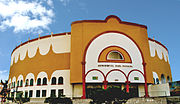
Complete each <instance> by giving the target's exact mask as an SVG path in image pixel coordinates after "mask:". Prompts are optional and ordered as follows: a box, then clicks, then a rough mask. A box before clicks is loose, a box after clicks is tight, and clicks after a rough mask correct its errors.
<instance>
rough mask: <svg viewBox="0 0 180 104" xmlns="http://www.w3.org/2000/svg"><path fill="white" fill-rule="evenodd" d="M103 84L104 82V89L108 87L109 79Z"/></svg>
mask: <svg viewBox="0 0 180 104" xmlns="http://www.w3.org/2000/svg"><path fill="white" fill-rule="evenodd" d="M103 84H104V89H105V90H106V89H107V84H108V81H106V80H105V81H103Z"/></svg>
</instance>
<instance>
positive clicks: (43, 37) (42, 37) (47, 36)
mask: <svg viewBox="0 0 180 104" xmlns="http://www.w3.org/2000/svg"><path fill="white" fill-rule="evenodd" d="M66 34H71V32H65V33H58V34H52V35H46V36H41V37H38V38H35V39H31V40H28V41H26V42H24V43H21V44H20V45H18V46H16V48H14V49H13V51H12V53H11V55H12V54H13V52H14V51H15V50H16V49H18V48H19V47H20V46H23V45H25V44H27V43H30V42H33V41H36V40H38V39H45V38H49V37H51V36H53V37H54V36H60V35H66Z"/></svg>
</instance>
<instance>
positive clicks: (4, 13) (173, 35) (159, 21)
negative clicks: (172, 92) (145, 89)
mask: <svg viewBox="0 0 180 104" xmlns="http://www.w3.org/2000/svg"><path fill="white" fill-rule="evenodd" d="M179 11H180V0H1V1H0V79H3V80H4V79H8V75H9V69H10V57H11V52H12V50H13V49H14V48H15V47H16V46H17V45H19V44H20V43H21V42H25V41H27V40H28V38H30V39H33V38H36V37H38V35H39V34H40V35H41V36H44V35H48V34H50V33H51V32H53V33H62V32H70V31H71V23H72V22H73V21H77V20H93V19H95V20H104V19H105V18H106V17H107V16H108V15H116V16H118V17H119V18H120V19H121V20H122V21H128V22H134V23H138V24H143V25H147V27H148V35H149V37H150V38H152V37H155V39H156V40H158V41H160V42H161V43H163V44H164V45H165V46H166V47H167V48H168V50H169V57H170V65H171V70H172V75H173V80H174V81H176V80H180V77H179V75H180V70H179V64H180V63H179V60H178V59H179V58H180V54H179V53H180V48H179V45H178V44H180V41H179V39H180V35H179V34H180V32H179V31H180V12H179Z"/></svg>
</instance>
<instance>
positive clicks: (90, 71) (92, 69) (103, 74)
mask: <svg viewBox="0 0 180 104" xmlns="http://www.w3.org/2000/svg"><path fill="white" fill-rule="evenodd" d="M92 71H98V72H100V73H101V74H102V75H103V77H104V80H106V76H105V75H104V73H103V72H102V71H101V70H99V69H91V70H89V71H88V72H87V73H86V74H85V78H86V76H87V74H88V73H90V72H92Z"/></svg>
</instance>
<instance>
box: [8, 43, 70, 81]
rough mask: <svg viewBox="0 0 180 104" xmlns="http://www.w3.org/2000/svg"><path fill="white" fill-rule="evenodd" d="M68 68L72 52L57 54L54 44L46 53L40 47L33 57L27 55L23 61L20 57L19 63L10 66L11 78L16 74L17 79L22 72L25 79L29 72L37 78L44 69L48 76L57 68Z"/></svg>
mask: <svg viewBox="0 0 180 104" xmlns="http://www.w3.org/2000/svg"><path fill="white" fill-rule="evenodd" d="M64 69H66V70H68V69H70V53H61V54H56V53H54V52H53V51H52V46H51V47H50V51H49V53H48V54H46V55H41V54H40V53H39V49H38V50H37V53H36V55H35V56H34V57H33V58H29V57H28V56H27V54H26V57H25V59H24V60H23V61H21V60H20V59H18V62H17V63H14V64H13V65H12V66H11V67H10V74H9V79H10V78H11V80H12V78H13V77H14V76H15V77H16V81H17V78H18V76H19V75H20V74H22V75H23V78H24V81H25V77H26V75H27V74H28V73H33V74H34V76H35V79H36V77H37V75H38V73H39V72H41V71H44V72H46V73H47V74H48V78H49V80H50V77H51V75H52V73H53V72H54V71H55V70H64Z"/></svg>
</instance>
